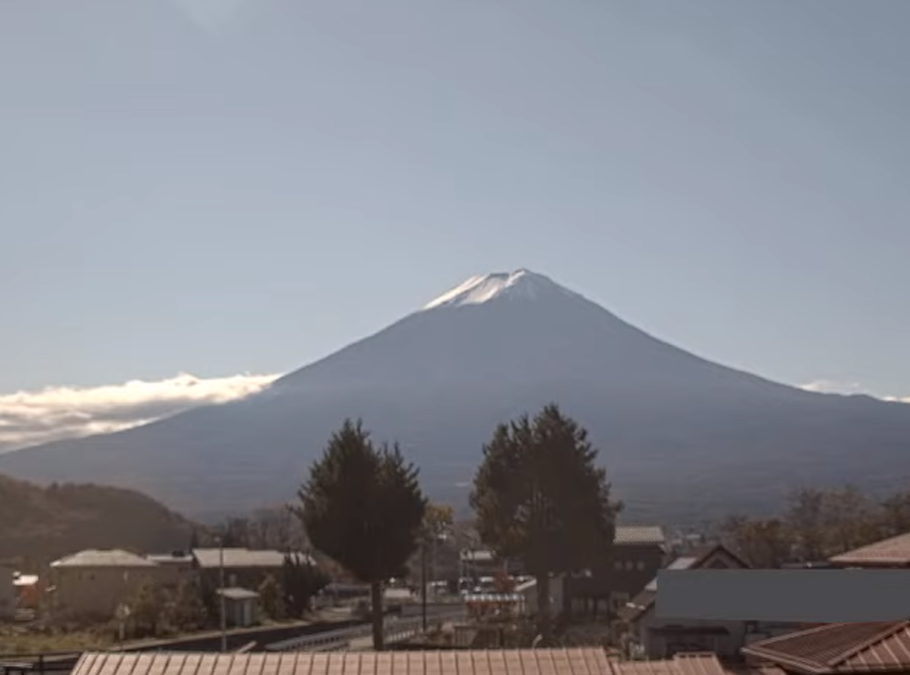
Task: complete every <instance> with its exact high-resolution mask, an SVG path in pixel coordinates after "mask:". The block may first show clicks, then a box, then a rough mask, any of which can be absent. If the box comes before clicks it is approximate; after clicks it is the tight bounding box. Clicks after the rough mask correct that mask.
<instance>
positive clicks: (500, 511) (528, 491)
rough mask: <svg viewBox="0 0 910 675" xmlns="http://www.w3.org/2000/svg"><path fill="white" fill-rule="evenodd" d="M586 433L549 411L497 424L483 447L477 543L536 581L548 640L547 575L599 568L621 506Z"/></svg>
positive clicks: (476, 494)
mask: <svg viewBox="0 0 910 675" xmlns="http://www.w3.org/2000/svg"><path fill="white" fill-rule="evenodd" d="M597 454H598V451H597V450H596V449H595V448H593V447H592V445H591V443H590V442H589V441H588V434H587V431H586V430H585V429H584V428H582V427H580V426H579V425H578V424H577V423H576V422H575V421H574V420H572V419H571V418H569V417H566V416H564V415H563V414H562V412H561V411H560V410H559V408H558V407H557V406H556V405H555V404H550V405H548V406H546V407H544V408H543V410H542V411H541V412H540V413H539V414H538V415H537V416H536V417H535V418H534V419H533V420H531V419H530V418H529V417H528V416H527V415H523V416H521V417H520V418H518V419H517V420H514V421H512V422H510V423H508V424H501V425H499V426H498V427H497V428H496V430H495V431H494V433H493V437H492V438H491V439H490V441H489V442H488V443H487V444H486V445H485V446H484V448H483V460H482V463H481V465H480V467H479V469H478V470H477V474H476V476H475V478H474V490H473V492H472V493H471V506H472V508H473V509H474V512H475V514H476V517H477V530H478V534H479V535H480V538H481V541H483V543H484V544H485V545H487V546H488V547H490V548H491V549H493V550H494V551H495V552H496V553H497V554H498V555H499V556H500V557H503V558H515V559H519V560H521V561H522V562H523V563H524V566H525V569H526V570H527V571H528V573H529V574H532V575H533V576H534V577H535V578H536V579H537V605H538V606H537V614H538V630H539V631H540V634H541V635H542V636H543V640H544V643H545V644H549V643H550V640H551V635H550V607H549V604H550V576H551V575H552V574H559V573H565V572H572V571H578V570H582V569H585V568H593V567H598V566H600V565H603V564H604V563H605V562H606V560H605V559H606V557H607V556H608V555H609V553H610V549H611V547H612V543H613V537H614V535H615V520H616V514H617V513H618V512H619V510H620V509H621V504H619V503H618V502H614V501H611V499H610V484H609V483H608V482H607V477H606V471H605V470H604V469H603V468H599V467H598V466H597V465H596V460H597Z"/></svg>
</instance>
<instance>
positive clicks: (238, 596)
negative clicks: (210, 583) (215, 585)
mask: <svg viewBox="0 0 910 675" xmlns="http://www.w3.org/2000/svg"><path fill="white" fill-rule="evenodd" d="M218 595H220V596H222V597H223V598H224V614H225V620H226V623H227V625H228V626H230V627H231V628H248V627H250V626H253V625H255V624H257V623H258V622H259V593H257V592H256V591H251V590H250V589H248V588H239V587H233V588H219V589H218Z"/></svg>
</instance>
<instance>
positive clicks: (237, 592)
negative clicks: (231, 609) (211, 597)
mask: <svg viewBox="0 0 910 675" xmlns="http://www.w3.org/2000/svg"><path fill="white" fill-rule="evenodd" d="M215 592H216V593H217V594H218V595H223V596H224V597H225V598H227V599H228V600H253V599H255V598H258V597H259V593H257V592H256V591H251V590H250V589H249V588H240V587H239V586H232V587H231V588H219V589H218V590H217V591H215Z"/></svg>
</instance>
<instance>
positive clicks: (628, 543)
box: [563, 525, 667, 616]
mask: <svg viewBox="0 0 910 675" xmlns="http://www.w3.org/2000/svg"><path fill="white" fill-rule="evenodd" d="M666 562H667V552H666V539H665V537H664V532H663V530H662V529H661V528H660V527H658V526H655V525H617V526H616V536H615V537H614V540H613V551H612V555H611V557H610V559H609V561H606V562H605V564H604V565H603V566H601V567H599V568H595V569H592V570H590V571H589V572H588V573H586V574H579V575H570V576H568V577H567V578H566V579H565V582H564V583H565V586H564V589H563V590H564V593H563V610H564V611H565V612H567V613H570V614H572V615H575V616H579V615H582V616H591V615H593V616H598V615H599V616H611V615H615V614H616V613H617V612H618V611H619V609H620V608H622V607H623V606H625V604H626V603H627V602H628V601H629V600H630V599H631V598H633V597H634V596H635V594H637V593H638V592H639V591H641V590H642V589H643V588H644V587H645V585H646V584H647V583H648V582H649V581H651V580H652V579H653V578H654V577H655V576H656V574H657V571H658V570H659V569H660V568H662V567H663V566H664V565H665V564H666Z"/></svg>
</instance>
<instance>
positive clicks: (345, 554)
mask: <svg viewBox="0 0 910 675" xmlns="http://www.w3.org/2000/svg"><path fill="white" fill-rule="evenodd" d="M417 477H418V470H417V468H416V467H415V466H414V465H413V464H410V463H407V462H405V460H404V457H403V456H402V454H401V452H400V450H399V448H398V446H397V444H396V445H393V446H391V447H390V446H388V445H386V444H383V445H381V446H379V447H376V446H374V445H373V442H372V440H370V435H369V432H367V431H366V430H365V429H364V428H363V424H362V422H361V421H360V420H358V421H356V422H353V421H351V420H350V419H347V420H345V421H344V423H343V424H342V426H341V428H340V429H339V430H338V431H336V432H335V433H334V434H333V435H332V437H331V438H330V439H329V442H328V445H327V446H326V448H325V451H324V453H323V455H322V458H321V459H319V460H318V461H317V462H316V463H315V464H313V466H312V467H311V469H310V474H309V478H308V479H307V481H306V482H305V483H304V485H303V486H302V487H301V488H300V491H299V493H298V496H299V499H300V504H299V507H298V508H297V509H296V511H297V513H298V514H299V515H300V517H301V519H302V521H303V524H304V527H305V528H306V532H307V536H308V537H309V540H310V542H311V544H312V545H313V547H315V548H316V549H317V550H319V551H321V552H322V553H323V554H325V555H326V556H328V557H329V558H331V559H333V560H335V561H336V562H337V563H339V564H340V565H341V566H343V567H344V568H345V569H346V570H348V571H349V572H350V573H351V574H352V575H353V576H354V577H355V578H357V579H358V580H359V581H361V582H362V583H366V584H369V585H370V595H371V604H372V620H373V647H374V649H376V650H377V651H378V650H382V649H383V647H384V645H383V630H382V619H383V614H382V589H383V583H384V582H385V581H387V580H388V579H390V578H392V577H397V576H403V575H404V573H405V570H406V568H407V562H408V559H409V558H410V557H411V556H412V555H413V554H414V552H415V551H416V550H417V546H418V538H419V535H420V531H421V524H422V523H423V517H424V511H425V509H426V505H427V501H426V499H425V497H424V495H423V492H422V491H421V489H420V485H419V483H418V480H417Z"/></svg>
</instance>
